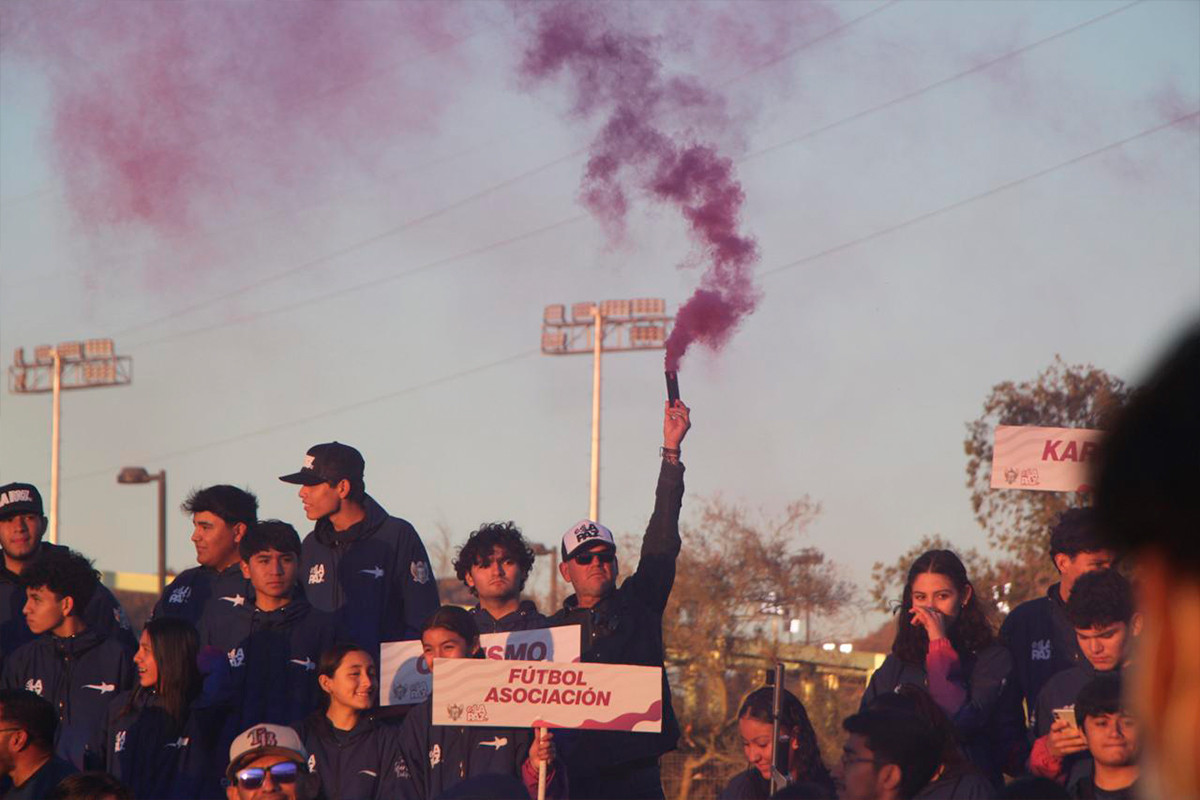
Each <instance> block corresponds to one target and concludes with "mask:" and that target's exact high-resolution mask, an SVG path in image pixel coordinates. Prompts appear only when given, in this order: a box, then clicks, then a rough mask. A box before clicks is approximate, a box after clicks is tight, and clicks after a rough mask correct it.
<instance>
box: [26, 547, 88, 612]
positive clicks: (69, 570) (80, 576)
mask: <svg viewBox="0 0 1200 800" xmlns="http://www.w3.org/2000/svg"><path fill="white" fill-rule="evenodd" d="M21 585H22V586H24V587H25V588H26V589H37V588H40V587H45V588H47V589H49V590H50V591H52V592H54V593H55V594H56V595H58V596H59V597H60V598H64V597H70V598H71V599H73V600H74V601H75V605H74V608H72V609H71V613H72V614H73V615H74V616H77V617H83V610H84V609H85V608H87V604H88V603H90V602H91V601H92V596H93V595H95V594H96V588H97V587H98V586H99V585H100V573H99V572H96V570H95V569H94V568H93V567H92V562H91V561H89V560H88V559H86V558H84V556H83V555H82V554H80V553H77V552H75V551H74V550H67V549H61V550H59V549H55V550H51V551H49V552H47V553H45V554H44V555H43V556H42V557H41V558H39V559H37V560H36V561H34V562H33V563H32V564H30V565H29V566H27V567H25V569H23V570H21Z"/></svg>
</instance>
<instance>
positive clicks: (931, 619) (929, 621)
mask: <svg viewBox="0 0 1200 800" xmlns="http://www.w3.org/2000/svg"><path fill="white" fill-rule="evenodd" d="M908 613H910V614H912V615H913V616H912V620H911V621H912V624H913V625H923V626H925V633H927V634H929V641H931V642H932V641H934V640H936V639H945V638H946V617H945V616H944V615H943V614H942V612H940V611H938V610H937V609H936V608H925V607H923V606H913V607H912V608H911V609H910V610H909V612H908Z"/></svg>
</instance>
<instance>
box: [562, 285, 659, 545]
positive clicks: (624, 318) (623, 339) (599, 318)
mask: <svg viewBox="0 0 1200 800" xmlns="http://www.w3.org/2000/svg"><path fill="white" fill-rule="evenodd" d="M672 322H674V317H670V316H667V301H666V300H663V299H662V298H661V297H642V298H638V299H635V300H605V301H604V302H602V303H599V304H597V303H592V302H586V303H575V304H574V305H572V306H571V319H570V321H568V320H567V318H566V307H565V306H563V305H562V304H559V305H552V306H546V308H545V311H544V312H543V313H542V352H543V353H544V354H546V355H548V356H565V355H579V354H583V353H591V354H592V486H591V502H590V503H589V511H588V516H589V517H590V518H591V519H593V520H596V521H597V522H598V521H599V520H600V355H601V353H615V352H629V351H636V350H663V349H666V342H667V337H668V336H669V335H670V333H671V330H670V329H671V323H672ZM606 340H607V341H606Z"/></svg>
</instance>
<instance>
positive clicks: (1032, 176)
mask: <svg viewBox="0 0 1200 800" xmlns="http://www.w3.org/2000/svg"><path fill="white" fill-rule="evenodd" d="M1198 116H1200V111H1193V112H1191V113H1190V114H1184V115H1183V116H1181V117H1176V118H1175V119H1172V120H1170V121H1168V122H1163V123H1161V124H1159V125H1155V126H1154V127H1152V128H1147V129H1145V130H1143V131H1140V132H1138V133H1135V134H1133V135H1132V136H1127V137H1125V138H1124V139H1119V140H1117V141H1115V142H1110V143H1109V144H1106V145H1104V146H1103V147H1097V148H1096V149H1095V150H1089V151H1088V152H1086V153H1083V154H1082V155H1078V156H1075V157H1073V158H1069V159H1067V160H1066V161H1061V162H1059V163H1057V164H1054V165H1053V166H1049V167H1046V168H1044V169H1040V170H1038V171H1036V172H1031V173H1029V174H1028V175H1023V176H1022V177H1020V178H1016V179H1014V180H1011V181H1008V182H1007V183H1002V184H1000V185H999V186H993V187H992V188H991V189H988V190H987V191H983V192H980V193H978V194H974V195H971V196H970V197H964V198H962V199H960V200H955V201H954V202H953V203H948V204H947V205H944V206H941V207H939V208H935V209H934V210H932V211H927V212H925V213H924V214H918V215H917V216H915V217H910V218H909V219H906V220H904V221H903V222H898V223H896V224H895V225H889V226H888V227H886V228H880V229H879V230H877V231H875V232H873V233H868V234H866V235H865V236H860V237H858V238H856V239H852V240H850V241H848V242H843V243H842V244H839V245H836V246H834V247H830V248H828V249H826V250H822V251H821V252H819V253H813V254H812V255H809V256H805V257H804V258H799V259H796V260H795V261H790V262H788V263H786V264H780V265H779V266H777V267H773V268H771V269H769V270H764V271H762V272H760V273H759V274H760V275H762V276H763V277H766V276H768V275H775V274H778V273H780V272H784V271H785V270H789V269H793V268H795V267H798V266H801V265H803V264H807V263H809V262H811V261H816V260H817V259H820V258H824V257H825V256H828V255H833V254H834V253H839V252H841V251H843V250H847V249H849V248H851V247H855V246H857V245H860V244H863V243H865V242H869V241H871V240H873V239H878V238H880V237H883V236H887V235H888V234H891V233H895V232H896V231H898V230H902V229H904V228H907V227H910V226H912V225H916V224H917V223H920V222H924V221H926V220H928V219H932V218H933V217H936V216H940V215H941V214H945V213H946V212H948V211H953V210H954V209H956V208H960V207H962V206H965V205H967V204H969V203H974V202H975V201H976V200H982V199H983V198H985V197H991V196H992V195H995V194H999V193H1001V192H1006V191H1008V190H1009V189H1012V188H1014V187H1017V186H1020V185H1021V184H1024V183H1028V182H1029V181H1032V180H1036V179H1038V178H1042V177H1044V176H1046V175H1049V174H1050V173H1052V172H1057V171H1058V170H1060V169H1064V168H1066V167H1069V166H1072V165H1074V164H1078V163H1079V162H1081V161H1086V160H1087V159H1089V158H1093V157H1095V156H1098V155H1100V154H1102V153H1107V152H1109V151H1111V150H1115V149H1117V148H1118V147H1123V146H1124V145H1127V144H1129V143H1130V142H1134V141H1137V140H1138V139H1141V138H1144V137H1146V136H1150V135H1152V134H1155V133H1159V132H1160V131H1164V130H1166V129H1168V128H1171V127H1173V126H1175V125H1178V124H1179V123H1180V122H1184V121H1185V120H1188V119H1194V118H1196V117H1198Z"/></svg>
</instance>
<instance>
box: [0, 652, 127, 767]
mask: <svg viewBox="0 0 1200 800" xmlns="http://www.w3.org/2000/svg"><path fill="white" fill-rule="evenodd" d="M133 680H134V678H133V660H132V658H131V655H130V653H129V651H128V650H126V649H125V648H124V647H123V646H122V645H121V643H120V642H118V641H117V640H116V639H114V638H113V637H111V636H102V635H101V634H99V633H96V632H94V631H91V630H87V631H84V632H83V633H81V634H78V635H77V636H70V637H66V638H59V637H58V636H53V635H51V634H44V635H42V636H39V637H38V638H36V639H34V640H33V641H32V642H28V643H26V644H24V645H22V646H21V647H19V648H17V650H16V652H14V653H13V654H12V655H10V656H9V657H8V659H7V660H6V661H5V663H4V675H3V678H0V684H3V686H4V688H6V689H28V690H30V691H32V692H35V693H37V694H38V695H41V696H42V697H44V698H46V699H47V700H49V701H50V702H51V704H53V706H54V708H55V710H56V711H58V729H57V730H56V731H55V732H54V751H55V752H56V753H57V754H58V755H60V756H62V757H63V758H65V759H66V760H67V761H70V762H71V763H72V764H74V765H75V766H76V768H78V769H80V770H89V769H103V768H104V753H105V747H104V727H105V724H106V723H107V721H108V706H109V703H111V702H112V699H113V698H114V697H116V696H117V695H118V694H119V693H120V692H123V691H125V690H126V689H128V688H130V687H131V686H133Z"/></svg>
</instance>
